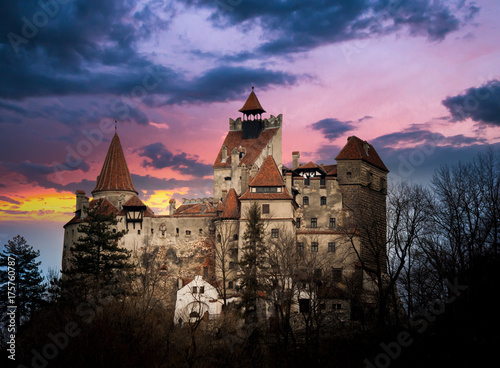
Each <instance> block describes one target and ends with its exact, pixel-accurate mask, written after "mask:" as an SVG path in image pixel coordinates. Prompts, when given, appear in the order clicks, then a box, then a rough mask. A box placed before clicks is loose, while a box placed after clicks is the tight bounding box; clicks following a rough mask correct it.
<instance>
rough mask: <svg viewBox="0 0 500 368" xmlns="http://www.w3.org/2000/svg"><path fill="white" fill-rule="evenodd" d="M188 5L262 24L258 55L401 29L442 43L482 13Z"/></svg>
mask: <svg viewBox="0 0 500 368" xmlns="http://www.w3.org/2000/svg"><path fill="white" fill-rule="evenodd" d="M189 3H190V4H193V5H196V6H200V5H201V6H205V7H210V8H214V12H213V13H212V20H213V22H214V24H216V25H218V26H220V27H224V26H227V25H240V26H242V27H250V26H255V25H256V24H259V25H261V27H262V28H263V29H265V31H266V34H267V35H268V39H267V41H265V42H264V43H263V44H262V45H261V46H260V47H259V48H258V49H257V50H254V51H257V52H256V53H254V54H253V56H254V57H255V56H257V55H259V54H266V55H282V54H288V53H293V52H301V51H307V50H310V49H312V48H315V47H318V46H322V45H327V44H332V43H337V42H342V41H349V40H353V39H364V38H366V37H368V36H373V35H374V36H377V35H384V34H389V33H394V32H398V31H401V30H407V31H408V33H409V34H410V35H412V36H423V37H427V38H428V39H429V40H430V41H440V40H442V39H444V38H445V37H446V36H447V35H448V34H450V33H451V32H453V31H456V30H458V29H459V28H460V27H461V26H462V25H464V24H466V23H468V22H470V21H471V20H472V19H473V17H474V15H475V14H476V13H477V12H478V11H479V8H478V7H477V6H476V5H475V3H474V2H471V1H460V2H452V3H451V4H450V3H446V2H442V1H431V0H407V1H399V0H378V1H369V0H330V1H324V0H310V1H303V0H289V1H269V0H241V1H228V0H220V1H213V0H191V1H189ZM224 5H226V6H224ZM243 54H245V57H249V56H251V55H252V54H251V53H248V52H244V53H243Z"/></svg>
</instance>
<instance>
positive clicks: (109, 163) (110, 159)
mask: <svg viewBox="0 0 500 368" xmlns="http://www.w3.org/2000/svg"><path fill="white" fill-rule="evenodd" d="M137 194H138V193H137V191H136V190H135V188H134V184H133V183H132V177H131V176H130V172H129V170H128V165H127V161H126V160H125V155H124V154H123V149H122V145H121V143H120V138H119V137H118V134H117V133H116V132H115V135H114V136H113V139H112V140H111V144H110V145H109V149H108V153H107V155H106V159H105V160H104V164H103V165H102V169H101V173H100V174H99V176H98V177H97V183H96V186H95V188H94V190H93V191H92V195H93V197H94V199H99V198H106V199H107V200H109V201H110V202H111V203H112V204H113V205H114V206H115V207H116V208H118V209H119V210H121V208H122V206H123V204H124V203H125V202H127V201H128V200H129V199H130V198H132V197H133V196H137Z"/></svg>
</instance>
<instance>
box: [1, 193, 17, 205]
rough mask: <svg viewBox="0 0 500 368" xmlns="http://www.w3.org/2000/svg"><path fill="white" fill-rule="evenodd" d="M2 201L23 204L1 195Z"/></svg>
mask: <svg viewBox="0 0 500 368" xmlns="http://www.w3.org/2000/svg"><path fill="white" fill-rule="evenodd" d="M0 201H4V202H8V203H11V204H21V202H19V201H16V200H15V199H12V198H10V197H7V196H3V195H0Z"/></svg>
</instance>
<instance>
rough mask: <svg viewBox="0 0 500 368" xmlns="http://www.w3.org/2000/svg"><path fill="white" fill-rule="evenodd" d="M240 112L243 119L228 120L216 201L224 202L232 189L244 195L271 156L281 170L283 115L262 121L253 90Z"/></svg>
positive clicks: (216, 179)
mask: <svg viewBox="0 0 500 368" xmlns="http://www.w3.org/2000/svg"><path fill="white" fill-rule="evenodd" d="M239 111H240V112H242V113H243V119H242V118H238V119H236V120H233V119H229V132H228V134H227V135H226V138H225V139H224V142H223V144H222V146H221V149H220V150H219V153H218V155H217V158H216V159H215V162H214V165H213V168H214V198H215V199H216V200H219V199H221V198H222V199H223V198H224V197H225V196H226V195H227V193H228V192H229V190H230V189H234V190H235V191H236V192H237V193H239V194H242V193H245V191H246V190H247V189H248V183H249V182H250V181H251V179H252V174H253V175H255V173H256V172H257V171H258V169H259V168H260V166H261V165H262V163H263V162H264V161H265V159H266V157H267V156H268V155H272V156H273V158H274V161H275V162H276V164H277V165H278V166H280V167H281V139H282V138H281V136H282V129H281V127H282V115H281V114H280V115H278V116H273V115H271V117H270V118H263V117H262V114H263V113H265V112H266V111H265V110H264V108H263V107H262V105H261V103H260V102H259V99H258V98H257V95H256V94H255V92H254V88H253V87H252V91H251V92H250V95H249V96H248V98H247V100H246V102H245V103H244V105H243V107H242V108H241V109H239Z"/></svg>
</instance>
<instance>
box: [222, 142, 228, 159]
mask: <svg viewBox="0 0 500 368" xmlns="http://www.w3.org/2000/svg"><path fill="white" fill-rule="evenodd" d="M226 161H227V147H226V146H225V145H223V146H222V162H226Z"/></svg>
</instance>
